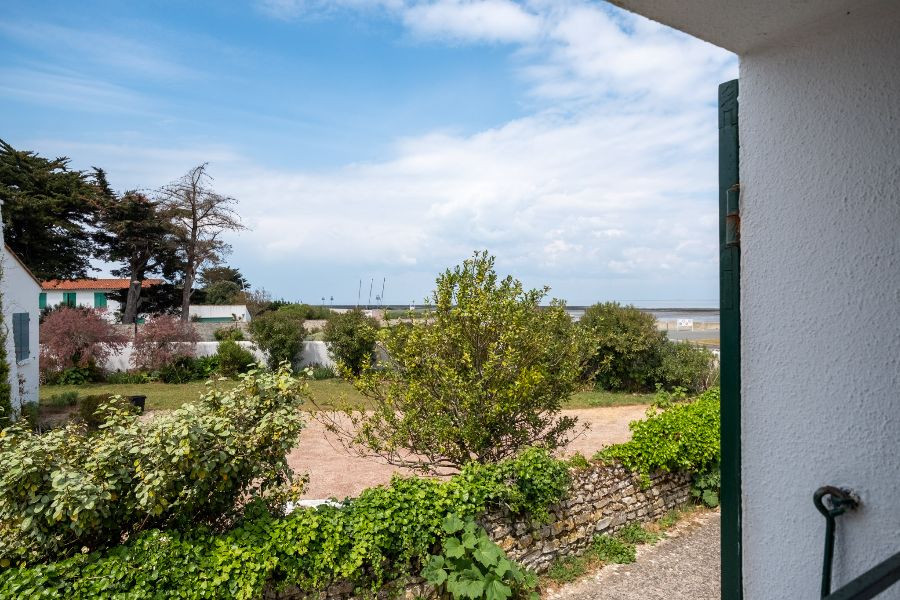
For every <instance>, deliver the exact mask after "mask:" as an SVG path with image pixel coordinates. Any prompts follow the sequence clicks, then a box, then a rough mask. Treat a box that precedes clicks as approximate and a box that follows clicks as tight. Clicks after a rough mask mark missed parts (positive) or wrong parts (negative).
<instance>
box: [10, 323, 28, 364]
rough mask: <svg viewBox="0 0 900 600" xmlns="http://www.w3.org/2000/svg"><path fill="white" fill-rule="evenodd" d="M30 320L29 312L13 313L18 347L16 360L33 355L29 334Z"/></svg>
mask: <svg viewBox="0 0 900 600" xmlns="http://www.w3.org/2000/svg"><path fill="white" fill-rule="evenodd" d="M30 321H31V318H30V315H29V314H28V313H13V341H14V343H15V347H16V361H22V360H26V359H27V358H28V357H29V356H31V348H30V347H29V343H30V340H29V336H28V325H29V323H30Z"/></svg>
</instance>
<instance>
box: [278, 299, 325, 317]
mask: <svg viewBox="0 0 900 600" xmlns="http://www.w3.org/2000/svg"><path fill="white" fill-rule="evenodd" d="M273 305H274V306H275V311H276V312H280V313H282V314H286V315H292V316H293V317H294V318H295V319H297V320H300V321H309V320H319V321H322V320H325V319H328V318H329V317H331V316H332V315H333V314H334V312H333V311H332V310H331V309H329V308H326V307H324V306H312V305H310V304H289V303H284V304H282V303H273Z"/></svg>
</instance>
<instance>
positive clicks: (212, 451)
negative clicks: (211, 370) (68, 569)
mask: <svg viewBox="0 0 900 600" xmlns="http://www.w3.org/2000/svg"><path fill="white" fill-rule="evenodd" d="M306 390H307V388H306V384H305V383H304V382H303V381H301V380H299V379H297V378H294V377H292V376H291V375H290V373H289V372H288V371H286V370H282V371H279V372H276V373H271V372H259V371H252V372H251V373H249V374H247V375H244V376H242V377H241V379H240V381H239V382H238V384H237V385H236V386H234V387H233V388H229V389H227V390H219V389H216V388H210V389H209V390H208V391H207V392H206V393H205V394H203V396H202V397H201V399H200V400H199V401H198V402H196V403H191V404H185V405H184V406H182V407H181V408H179V409H178V410H174V411H172V412H170V413H168V414H165V415H160V416H157V417H155V418H154V419H150V420H148V421H144V420H141V419H139V418H138V417H137V416H136V415H135V414H133V413H132V411H131V410H130V409H122V408H121V407H117V406H116V404H115V403H107V404H106V405H105V407H101V408H100V411H101V414H100V415H97V413H96V411H95V410H91V413H92V415H91V416H92V417H96V418H97V424H98V425H99V429H97V430H91V429H89V428H86V427H84V426H83V425H79V424H76V423H70V424H69V425H67V426H66V427H64V428H60V429H54V430H52V431H50V432H48V433H44V434H37V433H34V432H32V431H31V430H30V429H28V428H25V427H22V426H20V425H19V424H15V425H12V426H11V427H8V428H6V429H4V430H2V431H0V560H2V561H4V562H6V563H7V564H8V563H13V564H21V563H29V564H33V563H36V562H39V561H48V560H56V559H60V558H63V557H68V556H71V555H72V554H75V553H78V552H79V551H85V552H88V551H91V550H100V549H103V548H108V547H110V546H115V545H117V544H119V543H121V541H122V540H123V539H134V537H135V536H137V535H139V534H140V533H141V532H142V531H144V530H147V529H153V528H166V529H179V530H180V529H184V528H188V527H196V526H197V525H198V524H205V525H208V526H210V527H216V528H219V529H220V530H223V529H225V528H227V527H229V526H230V525H231V524H232V523H233V522H234V520H235V519H237V518H240V517H241V515H242V512H243V509H242V507H241V504H243V503H245V502H248V501H250V500H254V499H258V500H260V501H266V500H267V499H268V498H271V501H272V502H278V501H279V498H280V494H281V493H282V492H284V493H287V492H289V491H290V486H291V484H293V483H294V480H295V477H294V476H293V473H292V471H291V469H290V468H289V467H288V464H287V460H286V455H287V453H288V452H290V451H291V449H292V448H294V447H295V445H296V440H297V437H298V436H299V434H300V430H301V428H302V427H303V416H302V414H301V413H300V411H299V410H298V408H299V406H300V404H301V403H302V402H303V400H304V399H305V398H306V396H307V391H306ZM99 400H100V399H98V401H99ZM98 403H102V402H98ZM82 549H84V550H82ZM0 566H2V563H0ZM0 597H4V596H0Z"/></svg>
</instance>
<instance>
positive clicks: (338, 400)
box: [40, 379, 653, 410]
mask: <svg viewBox="0 0 900 600" xmlns="http://www.w3.org/2000/svg"><path fill="white" fill-rule="evenodd" d="M308 383H309V391H310V393H311V394H312V396H313V399H314V400H315V404H316V406H312V405H307V407H308V408H310V409H316V408H319V409H324V410H334V409H340V408H344V407H345V406H349V407H350V408H353V409H356V410H367V409H370V408H372V404H371V401H369V400H368V399H367V398H365V397H364V396H363V395H362V394H360V393H359V392H358V391H357V390H356V388H354V387H353V385H351V384H350V383H348V382H347V381H344V380H343V379H323V380H320V381H309V382H308ZM235 384H236V382H233V381H217V382H215V383H214V384H213V385H216V386H223V387H225V388H226V389H227V388H229V387H233V386H234V385H235ZM204 390H206V382H203V381H192V382H190V383H134V384H130V383H120V384H111V383H86V384H82V385H42V386H41V392H40V401H41V405H42V406H43V407H49V406H50V405H51V404H56V403H60V397H61V396H63V395H67V394H72V393H76V394H78V395H79V396H91V395H97V394H121V395H122V396H147V410H172V409H175V408H178V407H179V406H181V405H182V404H184V403H185V402H193V401H194V400H196V399H197V398H199V397H200V394H202V393H203V392H204ZM54 396H56V398H53V397H54ZM652 401H653V394H628V393H624V392H604V391H593V390H592V391H585V392H578V393H577V394H575V395H574V396H572V397H571V398H570V399H569V400H567V401H566V402H564V403H563V408H564V409H572V408H598V407H605V406H627V405H632V404H650V403H651V402H652ZM66 402H68V400H67V401H66Z"/></svg>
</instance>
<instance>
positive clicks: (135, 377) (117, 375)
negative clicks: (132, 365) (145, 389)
mask: <svg viewBox="0 0 900 600" xmlns="http://www.w3.org/2000/svg"><path fill="white" fill-rule="evenodd" d="M148 381H150V378H149V377H148V376H147V374H146V373H143V372H141V371H115V372H113V373H107V375H106V383H111V384H113V385H117V384H132V385H135V384H141V383H147V382H148Z"/></svg>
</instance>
